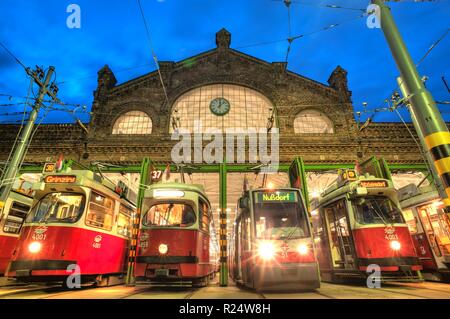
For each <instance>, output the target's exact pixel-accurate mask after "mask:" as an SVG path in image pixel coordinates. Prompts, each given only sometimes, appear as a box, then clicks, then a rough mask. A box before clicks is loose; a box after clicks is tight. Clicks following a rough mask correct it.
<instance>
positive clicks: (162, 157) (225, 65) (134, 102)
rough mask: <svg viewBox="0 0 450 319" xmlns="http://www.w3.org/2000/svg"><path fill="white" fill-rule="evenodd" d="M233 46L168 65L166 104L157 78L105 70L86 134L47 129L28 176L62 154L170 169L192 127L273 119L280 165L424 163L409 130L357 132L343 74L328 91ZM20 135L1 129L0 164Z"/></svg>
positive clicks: (222, 42) (225, 36) (337, 73)
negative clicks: (178, 132)
mask: <svg viewBox="0 0 450 319" xmlns="http://www.w3.org/2000/svg"><path fill="white" fill-rule="evenodd" d="M230 44H231V34H230V33H229V32H228V31H227V30H225V29H222V30H220V31H219V32H218V33H217V34H216V47H215V48H214V49H212V50H210V51H207V52H203V53H200V54H198V55H196V56H193V57H190V58H187V59H185V60H183V61H178V62H173V61H168V62H163V61H161V62H160V63H159V64H160V72H161V77H162V80H163V82H164V86H165V90H166V93H167V98H166V94H165V92H164V90H163V87H162V85H161V81H160V75H159V74H158V72H157V71H154V72H151V73H149V74H146V75H143V76H141V77H138V78H135V79H131V80H129V81H127V82H125V83H121V84H120V83H117V80H116V78H115V76H114V72H113V70H111V69H110V68H109V67H108V66H104V67H103V68H101V69H100V70H99V71H98V86H97V88H96V90H95V92H94V99H93V104H92V115H91V119H90V122H89V123H87V124H85V125H86V128H87V130H85V129H83V127H82V126H80V125H78V124H77V123H74V124H42V125H40V126H39V128H38V130H37V133H36V134H35V136H34V138H33V141H32V143H31V146H30V148H29V150H28V153H27V155H26V158H25V161H24V163H25V165H24V167H27V165H32V166H33V165H34V166H43V164H44V163H46V162H52V161H53V162H54V161H56V160H57V158H58V156H59V154H64V157H65V158H67V159H69V158H70V159H74V160H76V161H78V162H81V163H84V164H90V163H95V162H98V163H106V164H110V165H115V166H125V167H126V166H131V165H140V163H141V162H142V159H143V158H144V157H149V158H150V159H151V160H152V162H153V163H155V164H161V165H166V164H169V163H171V151H172V148H173V147H174V145H175V144H176V143H177V141H174V140H172V139H171V134H172V132H173V131H174V129H175V128H183V129H187V130H191V131H192V130H193V128H194V125H195V123H194V122H195V121H201V124H202V130H203V131H204V130H206V129H208V128H209V127H218V128H229V127H233V128H242V129H246V128H249V127H252V128H256V129H260V128H266V127H267V126H268V122H269V119H270V118H271V117H272V115H273V121H272V122H271V123H272V124H271V125H273V127H276V128H277V129H279V133H280V135H279V161H280V163H284V164H288V163H290V162H291V161H292V160H293V159H294V158H295V157H302V158H303V160H304V162H305V164H307V165H308V164H311V165H318V167H319V166H321V165H323V167H326V166H327V165H330V164H352V163H355V161H357V160H358V161H360V160H363V159H366V158H369V157H371V156H377V157H380V158H384V159H385V160H386V161H387V162H388V163H389V165H392V164H394V165H397V167H403V169H404V170H409V168H410V167H414V165H419V164H420V165H421V164H422V163H423V159H422V157H421V155H420V151H419V148H418V146H417V144H416V143H415V141H414V139H413V138H412V137H411V135H410V133H409V131H408V128H407V127H406V126H405V125H404V124H402V123H376V122H374V123H371V124H370V125H369V126H368V127H367V128H365V129H364V130H362V131H360V130H359V128H358V123H357V121H356V120H355V113H354V109H353V106H352V94H351V91H350V88H349V87H348V84H347V72H346V71H345V69H344V68H343V67H341V66H338V65H337V66H336V68H335V70H334V71H332V73H331V74H330V77H329V79H328V81H327V82H328V83H326V84H324V83H319V82H317V81H314V80H313V79H308V78H305V77H303V76H301V75H299V74H296V73H294V72H291V71H289V70H288V69H287V64H286V63H283V62H267V61H263V60H260V59H258V58H256V57H253V56H249V55H247V54H244V53H242V52H239V51H236V50H234V49H232V48H230ZM215 99H219V100H220V99H225V100H226V101H228V102H229V105H228V107H229V110H226V111H227V113H226V114H225V115H222V114H214V112H212V110H211V107H210V106H211V102H212V101H213V100H215ZM219 112H220V110H219ZM408 125H409V129H410V130H411V131H412V132H414V128H413V127H412V125H411V124H408ZM18 129H19V126H18V125H0V136H2V139H1V141H0V143H1V144H0V157H1V158H0V161H6V159H7V157H8V154H9V152H10V150H11V147H12V144H13V142H14V139H15V137H16V134H17V131H18ZM239 183H240V182H239ZM229 184H230V183H229ZM402 186H403V185H402ZM241 187H242V185H236V188H237V189H239V191H240V190H241ZM216 192H217V190H216ZM230 201H231V198H230Z"/></svg>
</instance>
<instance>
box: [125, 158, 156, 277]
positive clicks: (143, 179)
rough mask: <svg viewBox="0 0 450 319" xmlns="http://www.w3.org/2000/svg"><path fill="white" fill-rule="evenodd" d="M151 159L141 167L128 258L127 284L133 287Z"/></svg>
mask: <svg viewBox="0 0 450 319" xmlns="http://www.w3.org/2000/svg"><path fill="white" fill-rule="evenodd" d="M150 164H151V162H150V159H148V158H144V160H143V161H142V166H141V173H140V174H141V175H140V181H139V191H138V195H137V200H136V215H135V216H134V220H133V229H132V238H131V244H130V250H129V256H128V270H127V278H126V284H127V285H131V284H134V281H135V280H134V266H135V263H136V252H137V244H138V239H139V228H140V224H141V210H142V204H143V202H144V195H145V185H147V182H148V176H149V169H150Z"/></svg>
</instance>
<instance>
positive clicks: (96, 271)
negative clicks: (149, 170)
mask: <svg viewBox="0 0 450 319" xmlns="http://www.w3.org/2000/svg"><path fill="white" fill-rule="evenodd" d="M33 189H34V190H35V191H36V195H35V200H34V204H33V208H32V210H31V212H30V214H29V216H28V217H27V219H26V221H25V223H24V225H23V229H22V233H21V235H20V238H19V243H18V245H17V248H16V249H15V251H14V253H13V257H12V261H11V263H10V264H9V266H8V269H7V272H6V275H7V276H8V277H14V278H16V279H17V280H19V281H23V282H63V285H65V284H66V283H67V282H66V278H67V277H68V276H69V275H71V274H73V270H75V272H77V273H78V274H79V275H81V281H82V283H97V284H98V285H108V284H114V283H119V282H121V278H122V277H123V274H124V273H126V257H127V254H128V248H129V240H130V237H131V222H132V218H133V214H134V212H135V207H134V205H133V204H132V203H131V202H129V201H128V200H126V199H125V198H123V196H121V195H120V194H118V192H117V191H118V188H117V187H116V185H114V184H113V183H112V182H111V181H109V180H107V179H105V178H104V177H103V176H101V175H100V174H97V173H94V172H92V171H88V170H71V169H70V168H68V169H67V170H66V171H65V172H63V173H54V174H44V175H43V177H42V180H41V182H38V183H35V184H34V185H33ZM115 190H116V191H115ZM124 191H126V190H124ZM122 195H123V192H122ZM68 267H71V269H72V270H69V268H68Z"/></svg>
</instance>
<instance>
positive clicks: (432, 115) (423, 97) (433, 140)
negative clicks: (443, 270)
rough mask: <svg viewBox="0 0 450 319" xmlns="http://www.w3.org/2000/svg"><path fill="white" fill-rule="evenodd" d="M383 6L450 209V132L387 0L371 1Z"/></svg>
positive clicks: (383, 16) (420, 128)
mask: <svg viewBox="0 0 450 319" xmlns="http://www.w3.org/2000/svg"><path fill="white" fill-rule="evenodd" d="M372 3H373V4H375V5H377V6H378V7H379V8H380V22H381V28H382V30H383V33H384V35H385V37H386V40H387V42H388V44H389V47H390V49H391V52H392V55H393V57H394V60H395V62H396V64H397V67H398V69H399V71H400V75H401V78H402V83H403V85H404V90H405V92H407V93H408V97H407V99H408V102H409V104H410V109H411V113H412V114H414V116H415V119H416V122H417V123H416V124H417V128H416V130H417V131H418V134H419V136H420V135H422V136H423V141H422V143H423V145H424V146H425V147H426V151H427V152H429V153H430V155H431V157H432V160H433V163H430V164H432V165H434V167H435V171H436V172H437V174H438V175H439V177H440V182H441V183H442V185H443V187H444V189H445V192H443V194H442V200H443V202H444V204H445V206H446V208H447V209H450V200H449V197H450V133H449V131H448V128H447V125H446V124H445V122H444V120H443V118H442V116H441V114H440V112H439V109H438V108H437V106H436V103H435V101H434V100H433V97H432V95H431V93H430V92H429V91H428V90H427V89H426V87H425V85H424V84H423V81H422V79H421V78H420V77H419V73H418V71H417V68H416V65H415V64H414V62H413V60H412V58H411V55H410V54H409V52H408V49H407V47H406V45H405V42H404V41H403V38H402V36H401V35H400V32H399V30H398V28H397V25H396V24H395V21H394V18H393V17H392V14H391V9H390V8H389V7H388V6H387V5H386V4H385V1H384V0H372Z"/></svg>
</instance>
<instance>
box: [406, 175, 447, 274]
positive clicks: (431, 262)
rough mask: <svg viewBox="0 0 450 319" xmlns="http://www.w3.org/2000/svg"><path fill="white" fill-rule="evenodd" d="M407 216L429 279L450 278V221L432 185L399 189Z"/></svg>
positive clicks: (408, 186) (412, 185)
mask: <svg viewBox="0 0 450 319" xmlns="http://www.w3.org/2000/svg"><path fill="white" fill-rule="evenodd" d="M398 195H399V199H400V204H401V205H402V208H403V216H404V218H405V220H406V223H407V224H408V227H409V231H410V233H411V236H412V238H413V242H414V245H415V247H416V251H417V254H418V256H419V259H420V262H421V263H422V266H423V269H424V277H425V278H426V279H428V280H436V281H441V280H445V281H448V280H449V279H450V219H449V217H448V215H447V214H446V213H445V212H444V203H443V202H442V201H441V198H440V197H439V194H438V192H437V191H436V189H435V188H434V187H432V186H426V187H420V188H419V187H417V186H416V185H414V184H410V185H407V186H405V187H403V188H401V189H399V190H398Z"/></svg>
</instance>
